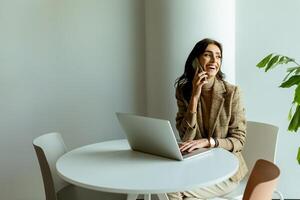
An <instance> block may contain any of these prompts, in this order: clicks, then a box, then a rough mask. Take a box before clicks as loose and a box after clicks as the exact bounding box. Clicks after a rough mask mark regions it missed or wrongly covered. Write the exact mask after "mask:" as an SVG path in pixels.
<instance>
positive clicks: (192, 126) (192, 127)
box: [176, 88, 197, 141]
mask: <svg viewBox="0 0 300 200" xmlns="http://www.w3.org/2000/svg"><path fill="white" fill-rule="evenodd" d="M176 101H177V107H178V111H177V115H176V128H177V130H178V132H179V135H180V138H181V139H182V140H183V141H187V140H193V139H194V138H195V136H196V130H197V123H196V121H197V119H196V113H191V112H189V111H188V109H187V108H188V105H187V103H186V102H185V100H184V99H183V95H182V93H181V92H180V90H179V89H178V88H177V89H176Z"/></svg>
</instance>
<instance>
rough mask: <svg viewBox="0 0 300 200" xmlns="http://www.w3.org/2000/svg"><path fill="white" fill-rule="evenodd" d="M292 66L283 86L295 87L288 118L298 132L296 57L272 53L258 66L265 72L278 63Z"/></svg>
mask: <svg viewBox="0 0 300 200" xmlns="http://www.w3.org/2000/svg"><path fill="white" fill-rule="evenodd" d="M287 64H289V65H290V66H289V67H288V68H287V70H286V76H285V77H284V79H283V81H282V83H281V85H280V86H279V87H281V88H291V87H293V86H296V87H295V93H294V99H293V101H292V106H291V108H290V111H289V114H288V120H289V121H290V124H289V126H288V130H289V131H293V132H297V131H298V128H299V127H300V65H299V63H297V62H296V61H295V59H293V58H290V57H288V56H284V55H280V54H275V53H271V54H269V55H267V56H266V57H264V58H263V59H262V60H261V61H260V62H259V63H258V64H257V65H256V66H257V67H258V68H262V69H264V70H265V72H267V71H269V70H270V69H273V68H275V67H276V66H278V65H287ZM297 160H298V163H299V164H300V147H299V149H298V154H297Z"/></svg>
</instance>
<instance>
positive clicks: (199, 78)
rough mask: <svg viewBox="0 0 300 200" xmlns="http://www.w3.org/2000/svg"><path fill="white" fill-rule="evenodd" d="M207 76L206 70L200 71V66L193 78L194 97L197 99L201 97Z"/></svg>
mask: <svg viewBox="0 0 300 200" xmlns="http://www.w3.org/2000/svg"><path fill="white" fill-rule="evenodd" d="M206 78H207V74H206V72H205V71H202V72H200V73H199V68H197V69H196V72H195V75H194V78H193V91H192V98H195V99H196V100H198V99H199V97H200V95H201V89H202V86H203V85H204V84H206V83H207V79H206Z"/></svg>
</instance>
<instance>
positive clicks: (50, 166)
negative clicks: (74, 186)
mask: <svg viewBox="0 0 300 200" xmlns="http://www.w3.org/2000/svg"><path fill="white" fill-rule="evenodd" d="M33 146H34V149H35V151H36V155H37V158H38V161H39V164H40V169H41V172H42V177H43V182H44V189H45V194H46V199H47V200H56V193H57V192H58V191H59V190H61V189H62V188H64V187H65V186H67V185H68V183H67V182H65V181H64V180H62V179H61V178H60V177H59V176H58V175H57V171H56V167H55V164H56V161H57V159H58V158H59V157H60V156H62V155H63V154H65V153H66V146H65V143H64V141H63V139H62V137H61V135H60V134H59V133H48V134H45V135H42V136H39V137H37V138H36V139H34V140H33Z"/></svg>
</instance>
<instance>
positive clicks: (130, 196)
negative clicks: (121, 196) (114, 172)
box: [127, 194, 139, 200]
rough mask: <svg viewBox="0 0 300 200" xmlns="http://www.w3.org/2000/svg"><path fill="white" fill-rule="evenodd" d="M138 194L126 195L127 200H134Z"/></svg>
mask: <svg viewBox="0 0 300 200" xmlns="http://www.w3.org/2000/svg"><path fill="white" fill-rule="evenodd" d="M138 195H139V194H127V200H136V199H137V197H138Z"/></svg>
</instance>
